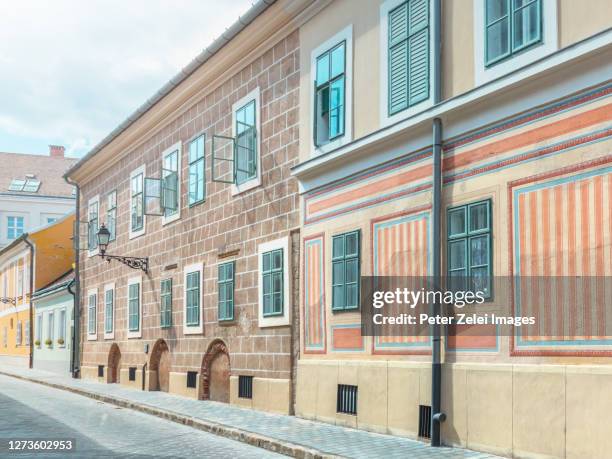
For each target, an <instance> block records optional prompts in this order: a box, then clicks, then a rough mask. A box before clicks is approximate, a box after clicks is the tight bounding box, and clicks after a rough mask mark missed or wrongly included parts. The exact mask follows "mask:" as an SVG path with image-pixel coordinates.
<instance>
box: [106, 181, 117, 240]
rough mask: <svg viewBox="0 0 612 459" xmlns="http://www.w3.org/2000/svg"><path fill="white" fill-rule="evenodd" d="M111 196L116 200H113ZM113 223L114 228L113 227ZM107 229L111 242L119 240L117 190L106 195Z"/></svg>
mask: <svg viewBox="0 0 612 459" xmlns="http://www.w3.org/2000/svg"><path fill="white" fill-rule="evenodd" d="M111 196H112V197H113V198H114V199H113V200H111ZM111 221H112V222H113V223H112V226H111ZM106 227H107V228H108V231H109V232H110V237H109V239H108V241H109V242H112V241H115V240H116V239H117V190H112V191H109V192H108V193H107V194H106Z"/></svg>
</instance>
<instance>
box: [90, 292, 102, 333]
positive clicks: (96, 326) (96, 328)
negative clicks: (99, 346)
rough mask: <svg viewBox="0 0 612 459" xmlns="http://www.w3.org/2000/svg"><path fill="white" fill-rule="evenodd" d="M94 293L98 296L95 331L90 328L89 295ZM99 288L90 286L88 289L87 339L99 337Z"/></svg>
mask: <svg viewBox="0 0 612 459" xmlns="http://www.w3.org/2000/svg"><path fill="white" fill-rule="evenodd" d="M92 295H95V296H96V320H95V321H94V324H95V325H94V333H91V332H90V330H89V297H91V296H92ZM98 300H99V298H98V289H97V288H90V289H89V290H87V341H96V340H97V339H98V309H99V307H100V305H99V301H98Z"/></svg>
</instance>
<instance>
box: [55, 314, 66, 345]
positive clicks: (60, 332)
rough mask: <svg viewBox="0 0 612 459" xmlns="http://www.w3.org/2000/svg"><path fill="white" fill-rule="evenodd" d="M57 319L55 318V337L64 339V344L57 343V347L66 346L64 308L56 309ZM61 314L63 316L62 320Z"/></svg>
mask: <svg viewBox="0 0 612 459" xmlns="http://www.w3.org/2000/svg"><path fill="white" fill-rule="evenodd" d="M57 315H58V320H57V339H58V340H59V339H60V338H61V339H63V340H64V344H59V343H57V345H58V347H62V348H64V347H66V345H67V343H68V341H67V340H66V328H67V327H66V308H60V309H58V311H57ZM62 315H63V316H64V318H63V320H62Z"/></svg>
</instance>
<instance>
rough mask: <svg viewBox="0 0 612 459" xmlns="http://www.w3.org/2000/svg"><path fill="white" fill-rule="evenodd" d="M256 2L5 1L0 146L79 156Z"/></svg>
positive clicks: (0, 16)
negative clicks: (55, 149) (59, 149)
mask: <svg viewBox="0 0 612 459" xmlns="http://www.w3.org/2000/svg"><path fill="white" fill-rule="evenodd" d="M253 1H254V0H87V1H83V0H53V1H48V0H40V1H38V0H0V151H3V152H14V153H35V154H45V155H46V154H48V151H49V147H48V145H50V144H57V145H64V146H65V147H66V155H67V156H72V157H80V156H83V155H84V154H85V153H87V152H88V151H89V150H90V149H91V148H92V147H93V146H95V145H96V144H97V143H98V142H99V141H100V140H102V139H103V138H104V137H105V136H106V135H107V134H108V133H110V131H112V130H113V129H114V128H115V127H117V125H119V124H120V123H121V122H122V121H123V120H124V119H125V118H127V117H128V116H129V115H130V114H131V113H132V112H134V111H135V110H136V109H137V108H138V107H139V106H140V105H142V104H143V103H144V102H145V101H146V100H147V99H148V98H150V97H151V96H153V95H154V94H155V92H157V90H158V89H160V88H161V87H162V86H163V85H164V84H165V83H166V82H167V81H168V80H170V79H171V78H172V77H173V76H174V75H176V74H177V73H178V72H179V71H180V70H181V69H182V68H183V67H185V66H186V65H187V64H188V63H189V62H190V61H191V60H192V59H193V58H194V57H196V56H197V55H198V54H199V53H200V52H201V51H202V49H204V48H206V46H208V45H209V44H210V43H211V42H212V41H213V40H214V39H215V38H216V37H218V36H219V35H221V33H223V32H224V31H225V29H226V28H227V27H229V26H230V25H231V24H233V23H234V22H235V21H236V20H237V19H238V17H239V16H240V15H241V14H243V13H244V12H246V11H247V10H248V9H249V7H250V6H251V4H252V3H253Z"/></svg>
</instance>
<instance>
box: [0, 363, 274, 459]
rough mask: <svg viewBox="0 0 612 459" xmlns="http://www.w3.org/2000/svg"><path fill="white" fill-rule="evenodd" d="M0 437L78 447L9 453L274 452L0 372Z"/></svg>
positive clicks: (220, 454) (0, 454) (250, 455)
mask: <svg viewBox="0 0 612 459" xmlns="http://www.w3.org/2000/svg"><path fill="white" fill-rule="evenodd" d="M0 413H2V419H1V420H0V439H1V440H2V444H3V445H6V440H8V439H26V438H42V439H54V440H55V439H71V440H74V441H76V451H75V452H74V453H68V454H66V453H65V452H56V453H42V452H38V453H31V454H29V453H24V452H14V453H10V452H8V451H6V448H5V449H3V450H1V451H0V457H2V458H10V457H18V458H30V457H32V458H34V457H35V458H46V457H49V458H65V457H66V458H70V457H74V458H75V459H77V458H79V459H80V458H155V457H173V458H179V457H181V458H182V457H189V458H193V457H207V458H238V457H240V458H268V457H269V458H273V457H283V456H280V455H278V454H274V453H271V452H269V451H266V450H263V449H260V448H256V447H254V446H250V445H246V444H244V443H240V442H236V441H233V440H229V439H227V438H223V437H219V436H216V435H213V434H209V433H205V432H201V431H199V430H196V429H193V428H191V427H186V426H182V425H179V424H176V423H174V422H170V421H166V420H163V419H159V418H157V417H154V416H150V415H147V414H143V413H138V412H135V411H133V410H129V409H122V408H119V407H116V406H113V405H109V404H107V403H102V402H98V401H95V400H91V399H88V398H86V397H82V396H79V395H76V394H72V393H69V392H65V391H62V390H57V389H53V388H49V387H45V386H41V385H38V384H34V383H30V382H26V381H20V380H17V379H13V378H10V377H7V376H2V375H0Z"/></svg>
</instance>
